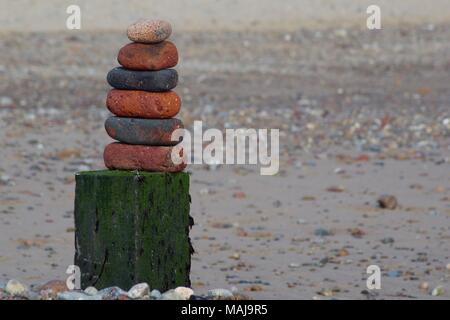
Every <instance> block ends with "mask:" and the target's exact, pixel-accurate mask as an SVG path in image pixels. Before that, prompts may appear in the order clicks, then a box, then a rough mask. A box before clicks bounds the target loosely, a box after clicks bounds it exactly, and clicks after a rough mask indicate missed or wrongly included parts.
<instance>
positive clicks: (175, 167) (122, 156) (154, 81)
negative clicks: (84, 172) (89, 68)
mask: <svg viewBox="0 0 450 320" xmlns="http://www.w3.org/2000/svg"><path fill="white" fill-rule="evenodd" d="M171 33H172V27H171V25H170V24H169V23H168V22H166V21H162V20H139V21H138V22H136V23H134V24H132V25H131V26H130V27H129V28H128V30H127V34H128V38H129V39H130V40H131V41H133V42H132V43H129V44H127V45H125V46H124V47H123V48H122V49H120V51H119V55H118V62H119V64H120V65H121V66H122V67H118V68H114V69H112V70H111V71H110V72H109V73H108V77H107V80H108V83H109V84H110V85H111V86H112V87H114V89H112V90H111V91H110V92H109V93H108V97H107V100H106V105H107V107H108V109H109V110H110V111H111V112H112V113H113V114H114V115H115V116H113V117H110V118H108V119H107V120H106V123H105V128H106V131H107V132H108V135H109V136H110V137H111V138H113V139H115V140H118V141H119V142H114V143H111V144H109V145H107V146H106V148H105V151H104V155H103V156H104V161H105V165H106V167H107V168H108V169H118V170H142V171H158V172H178V171H182V170H183V169H184V168H185V167H186V164H185V163H181V164H175V163H174V162H173V161H172V158H171V152H172V148H173V146H175V145H176V144H177V143H179V141H172V140H171V136H172V133H173V132H174V131H175V130H176V129H182V128H183V123H182V122H181V121H180V120H179V119H175V118H173V117H174V116H175V115H176V114H177V113H178V112H179V110H180V107H181V99H180V97H179V96H178V95H177V94H176V93H175V92H174V91H172V89H173V88H175V86H176V85H177V82H178V73H177V71H176V70H175V69H171V68H172V67H174V66H176V64H177V63H178V51H177V48H176V46H175V45H174V44H173V43H172V42H170V41H167V39H168V38H169V36H170V35H171Z"/></svg>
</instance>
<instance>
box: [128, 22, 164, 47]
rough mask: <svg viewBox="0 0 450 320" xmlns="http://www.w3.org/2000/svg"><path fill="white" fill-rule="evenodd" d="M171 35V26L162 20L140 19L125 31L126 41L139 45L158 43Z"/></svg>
mask: <svg viewBox="0 0 450 320" xmlns="http://www.w3.org/2000/svg"><path fill="white" fill-rule="evenodd" d="M171 34H172V26H171V25H170V23H169V22H167V21H164V20H149V19H140V20H138V21H137V22H135V23H133V24H132V25H130V26H129V27H128V29H127V36H128V39H130V40H131V41H134V42H141V43H158V42H161V41H164V40H166V39H167V38H169V37H170V35H171Z"/></svg>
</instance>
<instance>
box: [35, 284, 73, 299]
mask: <svg viewBox="0 0 450 320" xmlns="http://www.w3.org/2000/svg"><path fill="white" fill-rule="evenodd" d="M67 289H68V288H67V284H66V282H65V281H61V280H51V281H49V282H47V283H45V284H44V285H42V286H41V287H39V289H38V292H39V294H40V295H41V297H42V299H44V300H51V299H56V298H57V296H58V294H59V293H61V292H65V291H67Z"/></svg>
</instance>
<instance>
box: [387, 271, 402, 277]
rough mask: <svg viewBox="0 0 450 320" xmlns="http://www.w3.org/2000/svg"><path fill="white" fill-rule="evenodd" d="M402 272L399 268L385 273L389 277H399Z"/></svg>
mask: <svg viewBox="0 0 450 320" xmlns="http://www.w3.org/2000/svg"><path fill="white" fill-rule="evenodd" d="M402 274H403V272H401V271H400V270H393V271H389V272H388V273H387V275H388V277H389V278H399V277H401V276H402Z"/></svg>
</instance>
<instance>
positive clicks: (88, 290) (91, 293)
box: [84, 287, 98, 296]
mask: <svg viewBox="0 0 450 320" xmlns="http://www.w3.org/2000/svg"><path fill="white" fill-rule="evenodd" d="M84 293H86V294H87V295H88V296H95V295H96V294H98V290H97V289H96V288H95V287H87V288H86V289H84Z"/></svg>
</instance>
